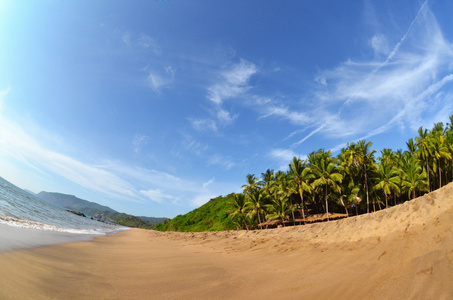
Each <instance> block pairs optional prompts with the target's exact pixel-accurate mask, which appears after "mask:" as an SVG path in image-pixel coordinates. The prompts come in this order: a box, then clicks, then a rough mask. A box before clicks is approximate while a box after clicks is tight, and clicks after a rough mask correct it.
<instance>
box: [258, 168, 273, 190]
mask: <svg viewBox="0 0 453 300" xmlns="http://www.w3.org/2000/svg"><path fill="white" fill-rule="evenodd" d="M261 177H262V180H261V181H260V182H259V185H260V186H261V187H262V189H263V190H264V192H266V193H267V194H269V195H272V194H271V193H272V192H271V189H272V186H273V185H274V184H275V173H274V170H271V169H267V170H266V172H264V173H261Z"/></svg>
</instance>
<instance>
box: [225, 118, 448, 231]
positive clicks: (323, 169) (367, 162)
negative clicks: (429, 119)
mask: <svg viewBox="0 0 453 300" xmlns="http://www.w3.org/2000/svg"><path fill="white" fill-rule="evenodd" d="M452 124H453V115H452V116H450V122H449V123H447V124H446V125H444V124H443V123H435V124H434V126H433V128H432V129H430V130H429V129H426V128H423V127H420V129H419V130H418V133H419V135H418V136H417V137H415V139H409V141H408V142H407V150H405V151H402V150H397V151H392V150H391V149H388V148H386V149H383V150H382V151H381V152H380V156H378V157H377V156H376V155H377V154H378V153H377V151H376V150H372V143H371V142H370V141H365V140H360V141H358V142H356V143H349V144H347V146H346V147H345V148H343V149H341V151H340V154H338V155H336V156H334V155H332V153H331V152H330V151H325V150H324V149H320V150H318V151H314V152H312V153H311V154H310V155H308V159H306V160H302V159H301V158H298V157H293V159H292V160H291V161H290V163H289V165H288V170H287V171H286V172H282V171H278V172H276V173H274V172H273V171H271V170H270V169H268V170H267V171H266V172H264V173H262V180H261V181H258V179H257V178H256V177H255V175H253V174H249V175H247V181H248V183H249V184H246V185H244V186H243V188H244V193H243V194H237V195H236V198H239V199H241V200H242V201H245V204H244V205H243V207H244V209H243V210H242V211H243V213H242V214H238V213H237V211H234V213H232V214H230V217H231V218H232V219H237V220H236V224H238V225H239V226H237V228H249V227H250V224H254V226H255V228H258V227H260V228H263V227H266V228H267V227H268V226H276V225H283V226H286V225H295V224H296V223H297V224H302V223H303V224H305V223H307V222H317V221H329V219H337V218H342V217H347V216H349V215H351V214H359V213H369V212H370V210H372V211H376V210H380V209H384V208H388V207H389V206H390V205H396V204H398V203H401V202H404V201H407V200H411V199H413V198H415V197H417V196H420V195H422V194H424V193H426V192H428V191H432V190H435V189H437V188H440V187H442V186H443V185H445V184H447V183H448V182H451V181H453V125H452ZM427 174H431V176H430V178H431V180H428V175H427ZM251 186H253V194H250V193H249V191H250V189H251ZM239 195H240V196H239ZM257 195H259V197H258V196H257ZM362 199H366V201H361V200H362ZM370 206H371V207H370ZM234 207H237V205H236V206H234ZM247 212H248V213H247ZM294 212H296V215H295V214H294ZM332 212H335V213H334V214H333V215H332ZM343 212H345V213H343ZM329 215H331V216H330V217H329ZM263 220H266V221H264V222H263ZM242 224H244V226H242Z"/></svg>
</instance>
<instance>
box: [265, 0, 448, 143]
mask: <svg viewBox="0 0 453 300" xmlns="http://www.w3.org/2000/svg"><path fill="white" fill-rule="evenodd" d="M370 44H371V46H372V47H373V49H374V50H375V53H376V54H379V55H380V56H382V55H387V56H386V57H385V59H384V61H381V62H380V61H377V60H371V61H354V60H351V59H350V60H347V61H346V62H344V63H342V64H341V65H340V66H338V67H336V68H334V69H331V70H326V71H324V72H321V73H320V74H319V75H318V77H317V78H318V81H319V82H320V83H321V84H323V83H324V82H325V83H327V82H329V84H328V85H321V86H319V88H318V90H315V92H314V94H313V99H315V100H314V101H315V103H317V106H316V107H312V108H311V107H310V106H309V105H307V106H306V108H307V109H305V110H304V114H306V115H309V116H310V123H309V124H311V125H312V126H314V128H315V129H314V130H313V131H312V132H311V133H310V134H309V135H308V136H306V137H304V138H303V139H302V140H300V141H299V142H298V143H296V144H295V145H297V144H300V143H302V142H304V141H305V140H306V139H308V138H309V137H311V136H312V135H313V134H323V135H327V136H329V137H337V138H344V137H350V136H354V135H362V136H366V137H371V136H373V135H377V134H380V133H383V132H385V131H388V130H390V129H391V128H393V127H394V126H401V127H404V126H407V125H409V126H411V124H412V123H413V124H415V123H418V124H420V123H419V121H420V118H421V117H422V116H423V115H424V112H425V111H427V110H428V109H429V110H430V111H432V112H433V113H434V112H435V111H442V110H443V108H444V107H445V106H446V105H447V104H448V101H447V99H449V98H448V94H446V95H443V96H442V97H441V99H438V100H436V101H432V100H431V98H432V97H433V95H434V94H435V93H436V92H437V91H439V90H440V89H441V88H442V87H443V86H445V85H447V84H450V82H451V80H452V79H451V77H450V75H451V74H452V72H453V64H452V63H451V62H452V61H453V46H452V43H450V42H448V41H447V40H445V38H444V36H443V35H442V32H441V30H440V28H439V26H438V24H437V21H436V18H435V17H434V15H433V14H432V12H431V11H430V10H429V5H427V2H424V3H423V4H422V6H421V7H420V10H419V12H418V13H417V15H416V17H415V18H414V20H413V21H412V22H411V24H409V27H408V30H407V31H406V32H405V34H404V35H403V36H402V37H401V38H400V39H399V42H398V43H397V44H395V45H394V46H393V48H392V47H390V46H389V45H388V39H387V37H386V35H384V33H382V34H376V35H375V36H374V37H373V38H372V39H371V41H370ZM379 55H376V56H375V57H374V59H378V58H379ZM268 109H269V112H268V113H267V116H270V115H274V116H279V115H280V116H286V118H287V119H288V120H289V121H291V122H292V123H293V124H294V122H295V121H297V120H300V119H302V116H301V117H290V114H288V111H289V109H288V110H287V109H286V108H285V107H277V109H276V108H268ZM301 125H302V124H301Z"/></svg>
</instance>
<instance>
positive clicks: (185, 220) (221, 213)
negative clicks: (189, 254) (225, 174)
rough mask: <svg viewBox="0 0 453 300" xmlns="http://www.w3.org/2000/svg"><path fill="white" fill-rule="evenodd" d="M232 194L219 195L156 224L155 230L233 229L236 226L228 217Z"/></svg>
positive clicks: (195, 230) (197, 230)
mask: <svg viewBox="0 0 453 300" xmlns="http://www.w3.org/2000/svg"><path fill="white" fill-rule="evenodd" d="M232 196H233V194H230V195H228V196H219V197H217V198H214V199H211V200H210V201H209V202H207V203H206V204H204V205H202V206H200V207H199V208H197V209H194V210H193V211H191V212H189V213H187V214H185V215H178V216H176V217H175V218H173V219H171V220H168V221H165V222H164V223H161V224H158V225H157V226H156V228H155V229H156V230H161V231H190V232H199V231H221V230H233V229H236V226H235V225H234V224H233V222H232V220H231V218H230V217H229V213H228V210H229V205H228V202H229V201H230V200H231V198H232Z"/></svg>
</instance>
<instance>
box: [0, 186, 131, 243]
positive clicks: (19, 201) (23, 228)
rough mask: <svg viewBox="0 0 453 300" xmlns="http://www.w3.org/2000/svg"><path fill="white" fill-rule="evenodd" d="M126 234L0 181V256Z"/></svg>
mask: <svg viewBox="0 0 453 300" xmlns="http://www.w3.org/2000/svg"><path fill="white" fill-rule="evenodd" d="M122 230H127V228H125V227H122V226H115V225H110V224H106V223H103V222H98V221H94V220H91V219H90V218H84V217H81V216H77V215H75V214H72V213H70V212H67V211H66V210H65V209H63V208H60V207H57V206H54V205H52V204H50V203H47V202H45V201H44V200H42V199H40V198H38V197H37V196H35V195H34V194H32V193H29V192H27V191H24V190H22V189H20V188H19V187H17V186H15V185H13V184H11V183H10V182H8V181H6V180H5V179H3V178H1V177H0V252H3V251H8V250H12V249H18V248H29V247H36V246H43V245H49V244H57V243H65V242H72V241H86V240H90V239H92V238H93V237H94V236H102V235H106V234H110V233H115V232H118V231H122Z"/></svg>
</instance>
